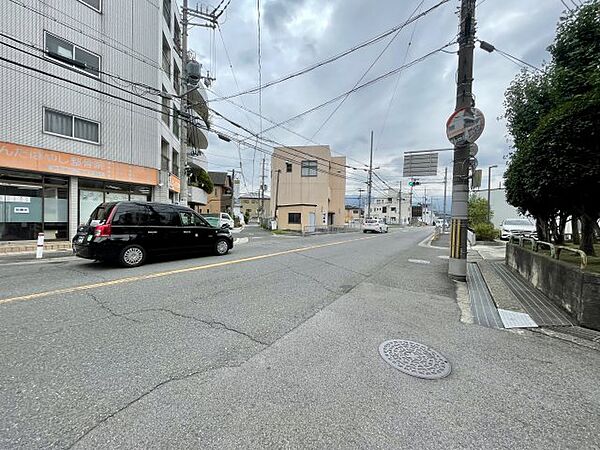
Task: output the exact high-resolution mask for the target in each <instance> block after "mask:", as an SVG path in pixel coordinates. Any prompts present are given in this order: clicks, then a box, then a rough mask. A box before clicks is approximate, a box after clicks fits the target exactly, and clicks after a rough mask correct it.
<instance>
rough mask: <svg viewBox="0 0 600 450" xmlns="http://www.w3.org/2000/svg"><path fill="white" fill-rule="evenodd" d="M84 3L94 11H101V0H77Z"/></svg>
mask: <svg viewBox="0 0 600 450" xmlns="http://www.w3.org/2000/svg"><path fill="white" fill-rule="evenodd" d="M79 1H80V2H81V3H83V4H84V5H87V6H89V7H90V8H92V9H93V10H94V11H98V12H102V0H79Z"/></svg>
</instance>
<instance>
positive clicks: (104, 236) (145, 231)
mask: <svg viewBox="0 0 600 450" xmlns="http://www.w3.org/2000/svg"><path fill="white" fill-rule="evenodd" d="M231 248H233V238H232V237H231V232H230V231H229V230H228V229H227V228H215V227H213V226H211V225H210V224H209V223H208V222H207V221H206V220H205V219H204V218H202V216H200V215H199V214H198V213H196V212H195V211H194V210H192V209H191V208H187V207H185V206H180V205H172V204H166V203H151V202H114V203H102V204H101V205H99V206H98V207H97V208H96V209H95V210H94V212H93V213H92V215H91V216H90V220H89V221H88V222H87V224H86V225H82V226H80V227H79V229H78V230H77V234H76V235H75V237H74V238H73V253H75V255H77V256H79V257H81V258H87V259H95V260H100V261H107V260H116V261H118V262H119V263H120V264H121V265H123V266H125V267H136V266H139V265H141V264H143V263H144V261H145V260H146V258H147V257H148V256H149V255H164V254H181V253H191V252H198V251H201V250H208V251H212V252H214V253H215V254H217V255H225V254H227V252H229V250H230V249H231Z"/></svg>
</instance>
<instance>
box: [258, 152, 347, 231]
mask: <svg viewBox="0 0 600 450" xmlns="http://www.w3.org/2000/svg"><path fill="white" fill-rule="evenodd" d="M345 165H346V157H344V156H332V155H331V150H330V148H329V146H326V145H317V146H305V147H276V148H275V149H274V150H273V156H272V157H271V198H272V201H271V205H270V206H271V216H272V217H274V218H276V220H277V226H278V228H280V229H285V230H305V229H310V228H312V227H320V226H327V225H337V226H342V225H344V196H345V192H346V167H345Z"/></svg>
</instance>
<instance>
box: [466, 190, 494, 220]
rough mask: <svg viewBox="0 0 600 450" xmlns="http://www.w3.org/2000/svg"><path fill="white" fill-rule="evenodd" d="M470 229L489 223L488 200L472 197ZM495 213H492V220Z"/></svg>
mask: <svg viewBox="0 0 600 450" xmlns="http://www.w3.org/2000/svg"><path fill="white" fill-rule="evenodd" d="M468 215H469V227H470V228H475V226H476V225H478V224H482V223H485V224H487V223H489V221H488V202H487V200H486V199H484V198H481V197H477V196H476V195H471V196H470V197H469V204H468ZM493 216H494V212H493V211H490V219H491V218H492V217H493Z"/></svg>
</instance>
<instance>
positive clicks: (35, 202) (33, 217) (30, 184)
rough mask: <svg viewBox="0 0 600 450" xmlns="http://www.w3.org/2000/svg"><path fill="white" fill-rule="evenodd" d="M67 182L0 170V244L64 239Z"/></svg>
mask: <svg viewBox="0 0 600 450" xmlns="http://www.w3.org/2000/svg"><path fill="white" fill-rule="evenodd" d="M68 196H69V180H68V178H62V177H57V176H46V175H38V174H33V173H25V172H15V171H10V170H4V169H0V240H1V241H16V240H24V239H35V237H36V236H37V234H38V233H40V232H44V234H45V235H46V238H47V239H67V238H68V228H69V206H68Z"/></svg>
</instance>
